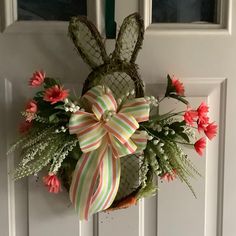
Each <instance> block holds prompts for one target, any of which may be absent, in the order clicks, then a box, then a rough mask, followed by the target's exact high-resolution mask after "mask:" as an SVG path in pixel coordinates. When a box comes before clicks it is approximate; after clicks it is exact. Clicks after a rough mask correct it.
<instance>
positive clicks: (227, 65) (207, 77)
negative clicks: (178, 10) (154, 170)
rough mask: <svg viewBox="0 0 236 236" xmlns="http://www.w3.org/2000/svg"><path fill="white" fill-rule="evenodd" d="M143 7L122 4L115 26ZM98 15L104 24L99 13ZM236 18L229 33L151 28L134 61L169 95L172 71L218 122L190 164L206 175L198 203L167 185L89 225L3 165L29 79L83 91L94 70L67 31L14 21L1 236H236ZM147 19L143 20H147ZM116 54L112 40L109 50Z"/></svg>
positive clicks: (61, 199) (3, 89)
mask: <svg viewBox="0 0 236 236" xmlns="http://www.w3.org/2000/svg"><path fill="white" fill-rule="evenodd" d="M5 2H8V4H10V3H9V2H11V1H7V0H5ZM91 2H92V1H91ZM97 2H98V1H97ZM1 3H3V1H1ZM95 5H96V4H94V6H95ZM139 7H140V5H139V4H138V1H137V0H130V1H128V2H127V1H125V0H119V1H116V20H117V23H118V26H119V25H120V24H121V21H122V20H123V18H124V17H125V16H126V15H128V14H130V13H132V12H134V11H137V10H138V9H139ZM8 9H9V8H8ZM10 9H11V10H12V9H14V8H12V7H10ZM11 10H10V11H8V12H7V14H8V18H6V17H5V15H4V14H3V13H6V11H5V10H2V8H0V15H1V25H3V28H5V27H6V26H8V25H9V24H12V23H13V22H14V19H15V18H14V11H13V12H12V11H11ZM9 12H10V13H9ZM97 12H98V13H97V14H98V17H99V15H100V14H102V13H101V12H102V8H101V9H100V10H99V9H98V10H97ZM99 12H100V13H99ZM149 12H150V9H149ZM232 12H236V3H235V2H234V1H232V0H231V1H230V0H229V12H228V14H225V15H227V17H228V18H227V19H228V20H227V22H228V23H227V26H226V27H225V28H223V29H221V28H219V29H218V28H215V29H171V28H170V29H163V28H162V29H159V28H158V29H157V28H155V27H154V28H153V29H152V30H151V27H152V26H149V27H148V29H147V33H146V35H145V41H144V45H143V50H142V51H141V52H140V54H139V56H138V60H137V63H138V64H139V66H140V71H141V74H142V77H143V79H144V80H145V82H146V84H147V89H148V91H151V90H152V93H153V94H158V93H159V91H163V88H164V86H163V81H164V80H165V77H166V74H167V73H171V74H172V73H175V74H176V75H178V76H179V77H180V78H182V79H183V80H184V83H185V85H186V91H187V96H188V97H190V99H191V100H192V101H193V102H194V103H196V104H198V103H199V101H200V100H202V99H205V100H206V101H207V102H208V103H209V105H210V107H211V116H212V117H213V118H214V119H215V120H217V122H218V124H219V125H220V131H219V135H218V137H217V139H215V141H214V142H212V143H209V144H208V147H207V152H206V154H205V157H204V158H202V159H200V158H198V157H197V156H196V155H195V154H194V155H195V156H193V160H194V161H196V165H198V166H199V168H200V171H201V172H202V173H203V175H204V178H202V179H197V180H196V181H193V185H194V186H195V187H196V191H197V192H198V196H199V198H198V199H197V200H195V199H194V198H193V197H192V196H191V193H190V192H189V191H188V190H187V189H186V187H185V186H183V185H180V184H179V183H178V182H176V183H171V184H170V185H168V184H160V188H161V189H160V191H159V194H158V196H157V197H153V198H150V199H145V200H144V201H141V202H140V204H139V205H138V206H136V207H133V208H130V209H128V210H127V211H124V210H122V211H118V212H113V213H109V214H107V213H101V214H98V215H97V216H94V217H92V218H90V220H89V221H88V222H83V223H81V222H79V221H78V218H77V217H76V216H75V214H74V212H73V210H72V209H71V207H70V206H69V202H68V199H67V196H66V193H65V192H64V193H62V194H60V195H57V196H51V195H49V194H48V193H47V192H46V191H45V189H44V188H43V187H42V186H41V181H39V182H38V183H36V184H35V179H34V177H30V178H29V180H28V181H27V179H25V180H21V181H17V182H16V183H13V181H12V180H11V177H10V176H9V175H8V172H9V170H11V169H12V168H13V166H14V164H17V163H14V162H13V158H14V159H15V160H16V162H17V161H18V160H17V156H16V155H15V156H14V157H13V156H9V157H8V158H7V159H6V150H7V148H8V147H9V145H10V143H12V142H13V140H15V138H16V133H15V132H16V129H17V124H18V121H19V111H20V110H21V109H22V107H23V104H24V102H25V100H26V99H27V98H29V97H30V96H31V94H32V93H31V92H30V90H29V88H27V86H26V84H27V81H28V79H29V77H30V75H31V72H32V71H34V70H36V69H44V70H45V71H46V72H47V74H48V75H52V76H55V77H60V78H62V81H63V82H65V83H66V85H68V86H69V87H70V88H74V90H75V91H76V92H78V93H79V91H80V90H81V86H82V83H83V81H84V79H85V78H86V76H87V74H88V72H89V69H88V67H87V66H86V65H85V64H84V63H83V62H82V60H81V59H80V58H79V56H78V55H77V53H76V52H75V50H74V49H73V45H72V43H71V42H70V40H69V39H68V37H67V35H66V33H65V32H66V28H67V24H66V23H62V24H61V23H58V22H51V23H50V22H48V23H47V25H45V24H44V23H42V22H38V23H36V22H34V23H31V22H28V23H27V22H16V23H14V24H12V25H11V26H9V27H7V30H6V31H5V32H4V33H3V34H0V52H1V53H0V109H1V116H0V122H1V126H0V132H1V136H0V209H1V211H0V235H3V236H38V235H46V236H47V235H51V234H55V235H57V236H62V235H63V236H64V235H72V236H73V235H76V236H77V235H78V236H108V235H114V236H115V235H118V234H119V235H120V234H123V235H130V236H137V235H138V236H157V235H158V236H173V235H174V236H185V235H188V236H189V235H191V236H195V235H197V236H235V235H236V230H235V218H236V215H235V214H236V213H235V212H236V203H235V199H236V191H235V189H234V185H235V179H236V176H235V175H236V174H235V166H236V160H235V158H234V146H235V139H236V135H235V131H236V123H235V117H236V110H235V102H234V100H235V88H236V80H235V77H236V67H235V61H236V54H235V50H236V36H235V30H236V16H235V15H233V14H232ZM9 14H10V17H9ZM93 15H94V16H95V13H94V14H93ZM149 17H150V16H148V15H147V14H146V15H145V19H146V18H149ZM6 19H8V23H7V24H6ZM12 19H13V20H12ZM95 19H96V17H95ZM100 19H102V17H101V18H100ZM9 22H10V23H9ZM101 25H102V24H101ZM164 27H166V26H164ZM207 27H208V26H207ZM34 28H35V29H34ZM113 46H114V42H113V41H111V40H108V41H107V48H108V49H109V51H111V50H112V48H113ZM5 78H7V79H5ZM168 106H169V105H168ZM169 199H170V200H172V201H170V202H169V201H168V200H169ZM173 200H174V201H173ZM174 203H175V204H174Z"/></svg>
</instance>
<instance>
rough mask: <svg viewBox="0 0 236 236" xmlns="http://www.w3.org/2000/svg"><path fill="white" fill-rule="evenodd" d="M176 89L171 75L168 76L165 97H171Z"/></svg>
mask: <svg viewBox="0 0 236 236" xmlns="http://www.w3.org/2000/svg"><path fill="white" fill-rule="evenodd" d="M174 92H176V91H175V88H174V87H173V86H172V80H171V77H170V75H167V88H166V93H165V97H169V95H170V93H174Z"/></svg>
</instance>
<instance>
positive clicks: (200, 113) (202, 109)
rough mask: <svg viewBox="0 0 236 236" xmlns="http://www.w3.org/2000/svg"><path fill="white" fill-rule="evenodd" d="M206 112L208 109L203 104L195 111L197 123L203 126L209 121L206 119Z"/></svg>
mask: <svg viewBox="0 0 236 236" xmlns="http://www.w3.org/2000/svg"><path fill="white" fill-rule="evenodd" d="M208 111H209V107H208V106H207V104H206V103H205V102H202V103H201V104H200V106H199V107H198V109H197V112H198V117H199V118H198V119H199V122H202V123H205V124H206V123H208V119H209V118H208V117H207V113H208Z"/></svg>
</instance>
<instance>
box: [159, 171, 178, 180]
mask: <svg viewBox="0 0 236 236" xmlns="http://www.w3.org/2000/svg"><path fill="white" fill-rule="evenodd" d="M176 173H177V171H176V170H175V169H174V170H173V172H172V173H169V172H167V173H165V174H163V175H162V176H161V180H166V181H168V182H170V181H173V180H175V179H176Z"/></svg>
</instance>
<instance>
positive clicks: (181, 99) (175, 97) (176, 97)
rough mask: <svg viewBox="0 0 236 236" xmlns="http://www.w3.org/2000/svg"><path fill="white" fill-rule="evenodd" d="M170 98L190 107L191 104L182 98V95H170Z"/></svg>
mask: <svg viewBox="0 0 236 236" xmlns="http://www.w3.org/2000/svg"><path fill="white" fill-rule="evenodd" d="M169 97H171V98H174V99H177V100H178V101H180V102H182V103H184V104H186V105H188V104H189V102H188V101H187V100H186V99H184V98H183V97H182V96H180V95H177V94H172V93H171V94H169Z"/></svg>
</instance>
